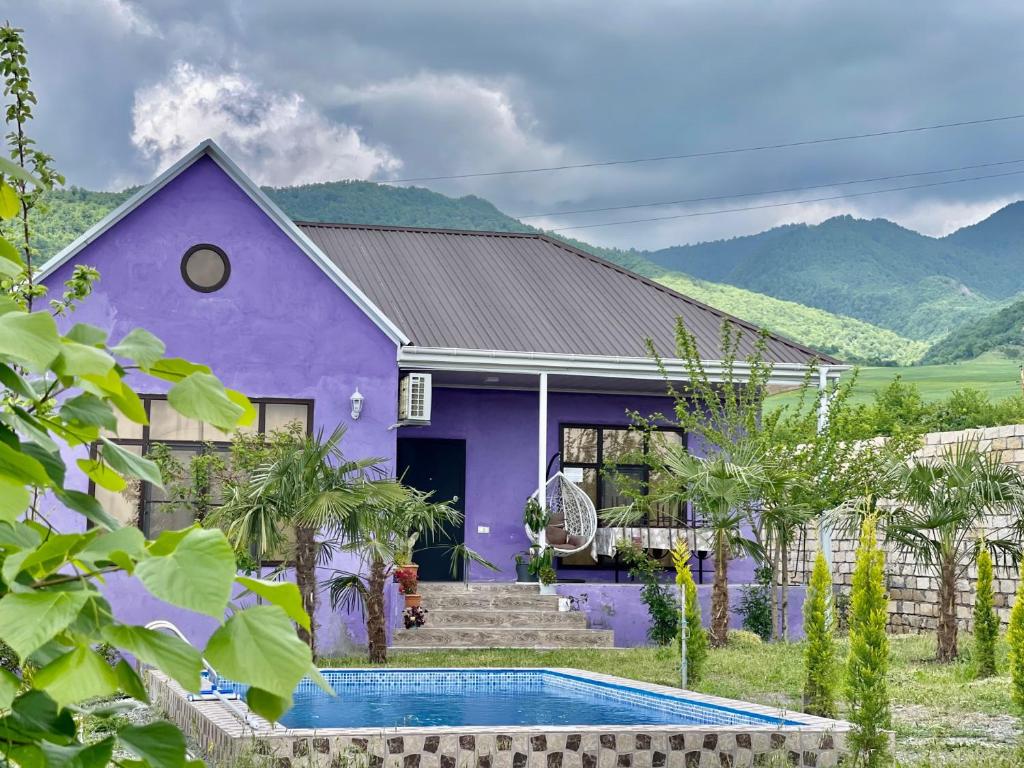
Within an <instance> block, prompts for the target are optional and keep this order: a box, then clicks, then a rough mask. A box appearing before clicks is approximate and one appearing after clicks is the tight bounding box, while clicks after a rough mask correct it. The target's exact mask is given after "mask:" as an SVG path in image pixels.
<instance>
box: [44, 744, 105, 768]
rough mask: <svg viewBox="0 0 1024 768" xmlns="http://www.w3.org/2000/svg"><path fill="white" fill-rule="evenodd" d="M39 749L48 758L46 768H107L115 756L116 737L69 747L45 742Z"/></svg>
mask: <svg viewBox="0 0 1024 768" xmlns="http://www.w3.org/2000/svg"><path fill="white" fill-rule="evenodd" d="M39 748H40V749H41V750H42V751H43V754H44V755H45V756H46V768H106V766H107V765H109V764H110V759H111V757H112V756H113V754H114V737H113V736H108V737H107V738H105V739H103V740H102V741H96V742H93V743H92V744H78V745H75V746H69V747H61V746H57V745H56V744H51V743H50V742H47V741H44V742H41V743H40V744H39Z"/></svg>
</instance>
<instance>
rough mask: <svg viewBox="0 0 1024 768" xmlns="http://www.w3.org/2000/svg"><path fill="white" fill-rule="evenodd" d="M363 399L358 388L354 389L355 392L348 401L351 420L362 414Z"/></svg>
mask: <svg viewBox="0 0 1024 768" xmlns="http://www.w3.org/2000/svg"><path fill="white" fill-rule="evenodd" d="M364 399H365V398H364V397H363V395H362V393H360V391H359V387H356V391H355V392H353V393H352V397H350V398H349V400H350V401H351V402H352V418H353V419H358V418H359V416H360V414H361V413H362V412H363V400H364Z"/></svg>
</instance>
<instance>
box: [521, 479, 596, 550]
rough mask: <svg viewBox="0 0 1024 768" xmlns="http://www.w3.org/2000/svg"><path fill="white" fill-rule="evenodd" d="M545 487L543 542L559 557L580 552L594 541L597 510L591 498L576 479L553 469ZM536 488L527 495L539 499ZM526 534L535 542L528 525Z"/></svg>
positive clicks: (538, 492)
mask: <svg viewBox="0 0 1024 768" xmlns="http://www.w3.org/2000/svg"><path fill="white" fill-rule="evenodd" d="M544 489H545V495H544V498H545V503H546V506H547V509H548V512H549V516H548V525H547V528H546V529H545V530H544V536H545V539H546V541H547V545H548V546H549V547H551V548H552V549H553V550H554V551H555V554H556V555H557V556H559V557H564V556H565V555H574V554H576V553H577V552H582V551H583V550H585V549H586V548H587V547H589V546H591V545H592V544H593V543H594V536H595V535H596V534H597V510H596V509H595V508H594V502H592V501H591V500H590V497H589V496H588V495H587V494H586V493H584V491H583V489H581V488H580V487H579V486H578V485H576V483H574V482H572V481H571V480H570V479H569V478H567V477H566V476H565V475H564V474H563V473H561V472H557V473H556V474H555V475H554V476H553V477H552V478H551V479H550V480H548V482H547V485H545V486H544ZM539 497H540V491H539V490H538V491H536V492H534V494H533V495H532V496H531V497H530V498H532V499H536V500H538V501H539ZM526 535H527V536H529V537H530V541H532V542H533V543H534V544H538V543H539V540H538V537H537V536H536V535H535V534H534V532H533V531H531V530H530V529H529V528H527V529H526Z"/></svg>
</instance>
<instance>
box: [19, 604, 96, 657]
mask: <svg viewBox="0 0 1024 768" xmlns="http://www.w3.org/2000/svg"><path fill="white" fill-rule="evenodd" d="M88 599H89V593H88V592H43V591H36V592H11V593H8V594H6V595H4V597H3V598H2V599H0V640H3V641H4V642H5V643H7V645H9V646H10V647H11V650H13V651H14V652H15V653H16V654H18V658H19V659H24V658H25V657H27V656H28V655H29V654H30V653H32V652H33V651H34V650H36V649H37V648H39V647H40V646H42V645H43V644H44V643H46V642H47V641H49V640H51V639H53V637H54V636H55V635H56V634H57V633H58V632H61V631H63V630H64V629H65V628H67V626H68V625H69V624H71V622H72V621H74V620H75V617H77V616H78V612H79V611H81V610H82V606H84V605H85V603H86V601H87V600H88Z"/></svg>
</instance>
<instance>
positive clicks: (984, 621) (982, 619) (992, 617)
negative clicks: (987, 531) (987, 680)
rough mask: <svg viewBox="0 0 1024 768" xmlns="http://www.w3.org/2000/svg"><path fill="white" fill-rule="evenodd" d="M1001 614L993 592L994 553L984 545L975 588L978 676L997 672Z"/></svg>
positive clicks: (979, 553)
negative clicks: (997, 647) (995, 603)
mask: <svg viewBox="0 0 1024 768" xmlns="http://www.w3.org/2000/svg"><path fill="white" fill-rule="evenodd" d="M998 640H999V616H998V614H997V613H996V609H995V605H994V602H993V594H992V555H990V554H989V553H988V549H986V548H985V547H984V546H983V545H982V546H981V548H980V551H979V552H978V581H977V584H976V585H975V588H974V664H975V674H976V675H977V676H978V677H992V675H994V674H995V673H996V642H997V641H998Z"/></svg>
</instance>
